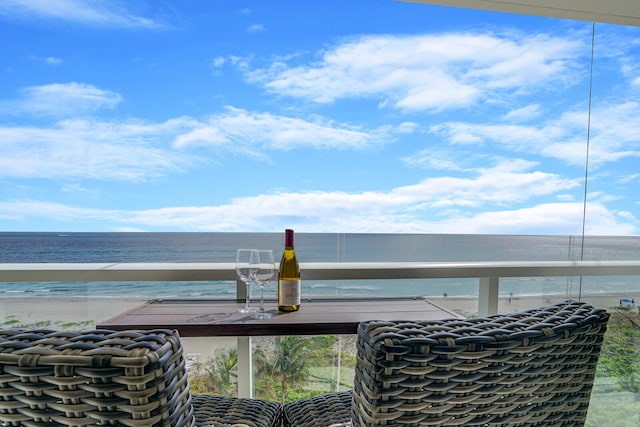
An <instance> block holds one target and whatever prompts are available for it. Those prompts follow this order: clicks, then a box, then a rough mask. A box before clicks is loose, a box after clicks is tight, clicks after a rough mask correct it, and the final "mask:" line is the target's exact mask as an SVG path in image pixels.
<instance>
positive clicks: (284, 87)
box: [247, 33, 581, 111]
mask: <svg viewBox="0 0 640 427" xmlns="http://www.w3.org/2000/svg"><path fill="white" fill-rule="evenodd" d="M580 47H581V43H580V42H579V41H576V40H571V39H568V38H560V37H555V38H554V37H550V36H544V35H534V36H518V35H514V34H510V35H509V36H499V35H492V34H488V35H487V34H465V33H449V34H436V35H419V36H366V37H359V38H356V39H353V40H349V41H346V42H343V43H341V44H339V45H337V46H335V47H332V48H329V49H326V50H325V51H323V52H322V53H321V57H320V59H319V60H318V61H317V62H314V63H311V64H303V65H293V64H292V65H289V64H288V63H287V62H284V61H282V60H280V61H277V62H275V63H273V64H272V65H271V66H270V67H268V68H263V69H255V70H252V71H247V78H248V79H249V81H250V82H254V83H259V84H262V85H263V86H264V88H265V89H266V90H268V91H270V92H273V93H276V94H279V95H283V96H290V97H295V98H301V99H304V100H310V101H314V102H318V103H329V102H334V101H336V100H338V99H342V98H362V97H366V98H377V99H379V100H380V101H381V105H383V106H385V105H390V106H394V107H396V108H399V109H402V110H405V111H418V110H436V111H439V110H445V109H449V108H459V107H466V106H469V105H472V104H474V103H476V102H478V101H479V100H480V99H483V98H492V97H493V96H494V95H493V94H494V93H497V92H504V91H514V90H515V91H530V90H536V89H539V88H542V87H543V86H546V87H553V86H554V85H558V84H571V83H572V80H571V76H572V74H573V72H574V70H572V68H571V64H572V61H571V60H572V59H574V58H575V57H576V56H577V55H579V53H581V50H580ZM478 52H482V55H478ZM295 59H296V60H299V58H295Z"/></svg>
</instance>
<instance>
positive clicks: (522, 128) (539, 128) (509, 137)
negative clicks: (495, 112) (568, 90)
mask: <svg viewBox="0 0 640 427" xmlns="http://www.w3.org/2000/svg"><path fill="white" fill-rule="evenodd" d="M638 111H640V103H637V102H631V101H630V102H625V103H622V104H608V105H601V106H599V107H598V108H594V110H593V113H592V122H591V123H592V125H591V137H590V147H589V163H590V165H591V166H594V167H598V166H601V165H602V164H604V163H608V162H615V161H617V160H620V159H622V158H628V157H640V142H639V141H640V121H639V120H638V119H637V117H638V116H637V114H638ZM587 122H588V119H587V114H586V113H584V112H576V111H572V112H566V113H564V114H560V116H559V117H553V118H551V119H549V120H547V121H541V122H540V124H531V125H521V124H491V123H489V124H475V123H467V122H448V123H443V124H440V125H436V126H432V127H431V129H430V131H431V132H432V133H433V134H435V135H439V136H442V137H444V138H445V139H446V140H447V141H448V142H449V143H451V144H455V145H459V144H471V145H479V144H482V145H489V144H491V143H497V144H499V145H500V146H501V147H502V148H506V149H509V150H514V151H516V152H523V153H531V154H537V155H542V156H545V157H549V158H555V159H558V160H561V161H563V162H565V163H567V164H571V165H574V166H583V165H584V164H585V158H586V146H587V133H586V129H587Z"/></svg>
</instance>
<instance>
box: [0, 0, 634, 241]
mask: <svg viewBox="0 0 640 427" xmlns="http://www.w3.org/2000/svg"><path fill="white" fill-rule="evenodd" d="M591 30H592V24H591V23H589V22H580V21H570V20H560V19H552V18H542V17H530V16H518V15H512V14H501V13H492V12H481V11H472V10H463V9H456V8H446V7H437V6H427V5H420V4H414V3H404V2H398V1H392V0H350V1H344V0H322V1H320V0H310V1H305V2H300V1H293V0H291V1H284V0H282V1H242V0H239V1H223V0H220V1H204V0H184V1H180V2H175V1H168V0H167V1H163V0H147V1H143V0H134V1H115V0H109V1H106V0H105V1H101V0H91V1H80V0H51V1H48V2H43V1H37V0H3V1H2V2H1V3H0V40H2V43H1V44H0V52H1V55H0V230H1V231H282V230H283V229H284V228H285V227H293V228H295V229H296V231H299V232H390V233H508V234H514V233H515V234H579V233H580V232H581V230H582V213H583V196H584V192H585V187H584V183H583V181H584V177H585V158H586V141H587V130H588V126H587V125H588V123H589V121H588V114H587V113H588V107H589V69H590V55H591V37H592V33H591ZM595 35H596V37H595V60H594V69H593V70H594V73H593V97H592V111H591V127H590V158H589V184H588V186H587V192H588V198H587V200H588V204H587V211H586V212H587V215H586V219H587V220H586V232H587V234H615V235H637V234H639V231H640V213H639V208H640V206H639V198H638V190H637V188H638V184H639V183H640V168H639V167H638V161H639V159H638V157H639V154H640V114H639V113H640V108H639V107H640V29H639V28H633V27H624V26H617V25H608V24H596V27H595Z"/></svg>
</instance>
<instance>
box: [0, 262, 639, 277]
mask: <svg viewBox="0 0 640 427" xmlns="http://www.w3.org/2000/svg"><path fill="white" fill-rule="evenodd" d="M234 268H235V267H234V264H233V263H167V262H164V263H104V264H102V263H15V264H2V263H0V282H95V281H113V282H121V281H126V282H129V281H133V282H135V281H210V280H230V281H235V280H236V274H235V269H234ZM300 269H301V271H302V275H303V278H304V279H306V280H354V279H441V278H481V277H552V276H634V275H640V260H634V261H501V262H493V261H491V262H307V263H300Z"/></svg>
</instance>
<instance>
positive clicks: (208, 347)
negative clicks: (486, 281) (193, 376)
mask: <svg viewBox="0 0 640 427" xmlns="http://www.w3.org/2000/svg"><path fill="white" fill-rule="evenodd" d="M622 298H628V299H634V301H639V302H640V293H627V294H597V295H582V300H583V301H585V302H588V303H589V304H592V305H594V306H597V307H602V308H610V307H616V306H619V305H620V300H621V299H622ZM566 299H577V298H575V297H574V298H567V297H566V296H563V295H553V296H512V297H501V298H500V300H499V305H498V311H499V312H500V313H507V312H510V311H520V310H525V309H528V308H534V307H538V306H543V305H547V304H552V303H556V302H560V301H563V300H566ZM430 300H431V301H432V302H434V303H435V304H438V305H440V306H442V307H444V308H447V309H449V310H451V311H453V312H455V313H458V314H461V315H463V316H465V317H469V316H473V315H475V314H476V313H477V307H478V300H477V299H476V298H462V297H441V298H430ZM144 302H145V300H144V299H135V298H69V299H67V298H3V299H1V300H0V319H2V320H1V321H2V327H4V328H9V327H21V328H51V329H76V330H90V329H93V328H94V327H95V325H96V323H99V322H101V321H104V320H107V319H109V318H111V317H113V316H115V315H117V314H120V313H122V312H124V311H127V310H130V309H132V308H134V307H136V306H138V305H140V304H143V303H144ZM302 310H304V306H303V307H302ZM400 317H401V316H399V318H400ZM182 340H183V344H184V349H185V354H186V355H188V356H189V357H190V359H192V360H201V361H205V360H206V359H207V358H208V356H209V355H211V354H213V353H214V352H215V351H216V350H217V349H220V348H225V347H232V346H235V345H236V339H235V338H228V337H210V338H208V337H207V338H183V339H182Z"/></svg>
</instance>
